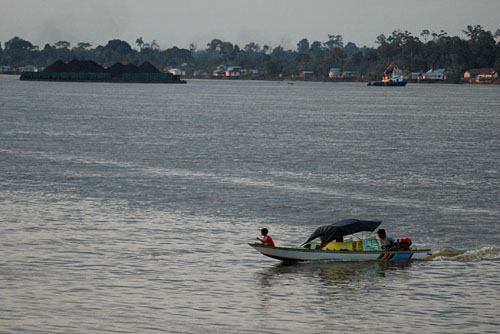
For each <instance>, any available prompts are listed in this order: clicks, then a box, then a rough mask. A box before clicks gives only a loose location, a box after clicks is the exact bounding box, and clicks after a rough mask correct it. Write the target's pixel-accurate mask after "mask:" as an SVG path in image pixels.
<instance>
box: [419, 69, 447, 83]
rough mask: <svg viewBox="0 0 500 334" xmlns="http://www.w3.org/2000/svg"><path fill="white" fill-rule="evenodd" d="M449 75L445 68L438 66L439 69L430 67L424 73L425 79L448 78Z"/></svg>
mask: <svg viewBox="0 0 500 334" xmlns="http://www.w3.org/2000/svg"><path fill="white" fill-rule="evenodd" d="M447 77H448V72H446V69H444V68H438V69H437V70H433V69H430V70H428V71H427V72H425V74H424V79H425V80H446V78H447Z"/></svg>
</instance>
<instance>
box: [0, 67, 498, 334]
mask: <svg viewBox="0 0 500 334" xmlns="http://www.w3.org/2000/svg"><path fill="white" fill-rule="evenodd" d="M0 116H1V123H0V214H1V215H0V224H1V230H0V254H1V256H0V333H254V332H262V333H325V332H327V333H335V332H339V333H344V332H356V333H374V332H381V331H388V330H389V331H393V330H396V331H403V330H405V331H406V330H412V331H417V330H419V331H420V332H422V333H498V330H499V328H500V311H499V310H500V301H499V298H500V283H499V280H498V277H499V274H500V257H499V251H500V247H499V244H498V242H499V237H500V232H499V230H498V228H499V222H500V167H499V166H500V87H498V86H476V85H411V84H410V85H408V86H407V87H406V88H383V87H367V86H365V85H364V84H356V83H345V84H340V83H304V82H296V83H287V82H257V81H255V82H254V81H230V82H229V81H210V80H205V81H203V80H200V81H196V80H190V81H189V82H188V84H187V85H154V84H151V85H141V84H108V83H50V82H22V81H18V80H15V77H12V76H0ZM344 218H359V219H370V220H382V221H383V225H382V227H385V229H386V230H387V231H388V234H389V235H391V236H393V237H396V238H400V237H410V238H412V239H413V241H414V245H415V246H416V247H419V248H432V249H433V252H434V253H437V254H438V256H437V257H436V258H434V259H433V260H431V261H418V262H404V263H381V262H380V263H379V262H359V263H349V262H347V263H302V264H293V265H288V264H283V263H281V262H279V261H276V260H273V259H269V258H265V257H263V256H262V255H260V254H258V253H257V252H256V251H255V250H253V249H252V248H250V247H249V246H248V245H247V243H248V242H253V241H254V239H255V237H256V236H258V235H259V230H260V229H261V228H262V227H267V228H268V229H269V230H270V234H271V235H272V237H273V238H274V240H275V242H276V243H277V245H282V246H294V245H298V244H300V243H301V242H303V241H304V240H305V239H306V238H307V236H308V235H309V234H310V233H311V232H312V231H313V230H314V229H315V228H316V227H317V226H319V225H323V224H328V223H332V222H335V221H338V220H341V219H344Z"/></svg>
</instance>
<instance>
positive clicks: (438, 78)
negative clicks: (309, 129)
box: [0, 64, 500, 84]
mask: <svg viewBox="0 0 500 334" xmlns="http://www.w3.org/2000/svg"><path fill="white" fill-rule="evenodd" d="M187 67H188V64H182V65H181V66H179V67H176V68H172V67H167V68H165V69H164V72H166V73H172V74H174V75H177V76H180V77H182V78H191V79H226V80H235V79H242V80H255V79H260V76H259V74H260V73H262V70H261V69H258V68H252V69H244V68H242V67H241V66H227V65H219V66H217V68H215V69H214V70H213V71H212V72H206V71H199V70H196V71H194V72H192V74H191V75H189V73H187V71H186V68H187ZM43 70H44V68H43V67H37V66H34V65H28V66H22V67H16V68H11V67H10V66H0V74H16V75H17V74H21V73H23V72H41V71H43ZM279 79H281V80H285V79H286V80H301V81H324V80H322V79H318V77H317V76H315V73H314V72H313V71H301V72H300V73H298V74H297V75H294V74H292V75H291V76H290V77H284V76H282V75H280V77H279ZM404 79H405V80H406V81H408V82H412V83H436V82H448V72H447V70H446V69H445V68H438V69H430V70H428V71H425V72H424V71H422V72H410V73H406V74H405V75H404ZM328 81H335V82H367V81H369V80H368V79H367V78H366V77H365V76H363V75H362V74H361V73H359V72H357V71H344V70H342V69H341V68H331V69H330V71H329V73H328ZM460 82H461V83H484V84H488V83H498V84H500V82H498V73H497V72H496V71H495V69H493V68H474V69H470V70H467V71H465V72H464V74H463V77H462V78H461V80H460Z"/></svg>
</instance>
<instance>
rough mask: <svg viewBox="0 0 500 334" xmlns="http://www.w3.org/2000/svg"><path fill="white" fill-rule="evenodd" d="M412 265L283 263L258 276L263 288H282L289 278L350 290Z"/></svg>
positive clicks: (384, 263)
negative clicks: (275, 285)
mask: <svg viewBox="0 0 500 334" xmlns="http://www.w3.org/2000/svg"><path fill="white" fill-rule="evenodd" d="M411 265H412V261H397V262H386V261H370V262H368V261H367V262H295V263H294V262H280V263H277V264H275V265H273V266H271V267H269V268H265V269H263V270H262V271H261V272H259V273H258V276H259V281H260V285H261V287H262V288H268V287H272V286H273V284H281V283H282V281H283V280H284V279H287V277H293V278H297V277H300V279H302V280H309V281H310V282H311V284H318V285H324V286H331V287H337V286H342V287H343V288H345V289H349V288H350V285H351V283H353V282H355V284H356V286H359V282H360V281H365V280H366V281H368V280H369V281H373V279H374V278H377V277H386V272H387V271H394V270H407V269H409V268H410V267H411Z"/></svg>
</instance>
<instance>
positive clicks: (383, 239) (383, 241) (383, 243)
mask: <svg viewBox="0 0 500 334" xmlns="http://www.w3.org/2000/svg"><path fill="white" fill-rule="evenodd" d="M377 234H378V237H379V238H380V247H382V249H383V250H394V249H397V248H398V245H397V243H396V241H395V240H394V239H393V238H391V237H388V236H387V235H386V233H385V230H384V229H383V228H381V229H379V230H378V231H377Z"/></svg>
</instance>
